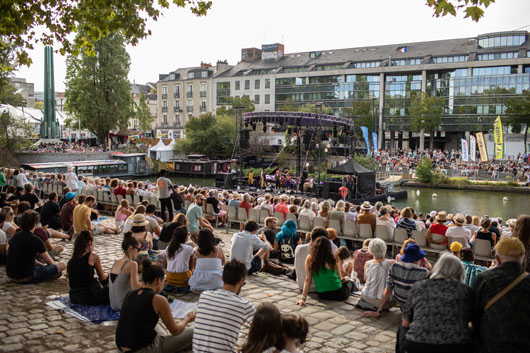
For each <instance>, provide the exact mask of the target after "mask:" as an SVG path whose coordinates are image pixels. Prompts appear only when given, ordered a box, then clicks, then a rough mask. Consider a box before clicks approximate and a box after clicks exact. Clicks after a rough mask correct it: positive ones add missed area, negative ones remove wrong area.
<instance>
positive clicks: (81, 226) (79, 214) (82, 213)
mask: <svg viewBox="0 0 530 353" xmlns="http://www.w3.org/2000/svg"><path fill="white" fill-rule="evenodd" d="M90 212H91V211H90V207H88V206H87V205H77V206H76V208H74V228H75V231H76V233H78V234H79V232H81V231H82V230H85V229H88V226H87V223H86V215H87V214H88V216H89V217H90Z"/></svg>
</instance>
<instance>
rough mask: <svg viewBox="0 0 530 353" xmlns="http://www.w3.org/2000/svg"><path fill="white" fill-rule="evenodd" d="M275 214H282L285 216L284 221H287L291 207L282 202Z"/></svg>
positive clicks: (275, 209) (277, 206)
mask: <svg viewBox="0 0 530 353" xmlns="http://www.w3.org/2000/svg"><path fill="white" fill-rule="evenodd" d="M274 212H281V213H282V214H283V219H284V220H285V217H286V216H287V213H289V207H288V206H287V204H285V203H281V202H280V203H279V204H277V205H276V207H275V208H274Z"/></svg>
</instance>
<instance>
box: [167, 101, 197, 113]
mask: <svg viewBox="0 0 530 353" xmlns="http://www.w3.org/2000/svg"><path fill="white" fill-rule="evenodd" d="M186 103H187V104H186V110H188V111H193V99H188V100H187V102H186ZM167 107H168V106H167V101H166V100H163V101H162V111H167ZM173 109H174V110H175V111H179V110H180V101H178V100H176V101H175V102H174V104H173ZM199 109H200V110H201V111H204V110H206V100H201V101H200V104H199Z"/></svg>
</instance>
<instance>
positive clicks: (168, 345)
mask: <svg viewBox="0 0 530 353" xmlns="http://www.w3.org/2000/svg"><path fill="white" fill-rule="evenodd" d="M142 267H143V272H142V280H143V286H142V287H141V288H139V289H136V290H133V291H132V292H130V293H129V294H128V295H127V296H126V297H125V300H124V301H123V305H122V307H121V312H120V319H119V321H118V327H117V328H116V345H117V346H118V349H119V350H120V351H121V352H127V351H134V352H140V353H149V352H164V353H165V352H168V353H169V352H183V351H184V352H185V351H189V350H190V348H191V342H192V337H193V329H192V328H188V327H186V326H187V325H188V324H189V323H190V322H192V321H193V320H194V319H195V314H194V313H192V312H191V313H189V314H188V315H187V316H186V318H185V319H184V320H183V321H181V322H179V323H178V324H177V323H176V322H175V319H174V318H173V315H172V313H171V307H170V306H169V303H168V301H167V299H166V298H164V297H163V296H161V295H160V294H158V293H160V292H161V291H162V289H163V288H164V269H162V267H161V266H159V265H152V264H151V262H149V260H147V259H145V260H144V262H143V263H142ZM159 318H161V319H162V322H163V323H164V325H165V326H166V327H167V330H168V331H169V332H170V334H171V335H170V336H161V335H159V334H158V333H157V331H156V330H155V327H156V326H157V324H158V319H159Z"/></svg>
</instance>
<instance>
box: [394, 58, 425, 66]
mask: <svg viewBox="0 0 530 353" xmlns="http://www.w3.org/2000/svg"><path fill="white" fill-rule="evenodd" d="M421 61H422V59H420V58H411V59H399V60H392V66H409V65H419V64H421Z"/></svg>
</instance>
